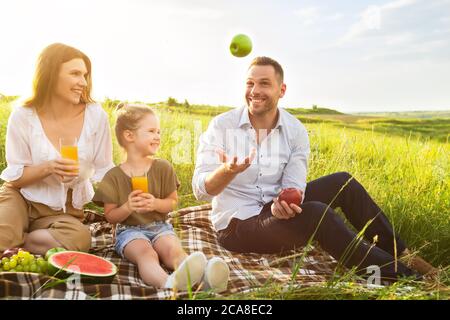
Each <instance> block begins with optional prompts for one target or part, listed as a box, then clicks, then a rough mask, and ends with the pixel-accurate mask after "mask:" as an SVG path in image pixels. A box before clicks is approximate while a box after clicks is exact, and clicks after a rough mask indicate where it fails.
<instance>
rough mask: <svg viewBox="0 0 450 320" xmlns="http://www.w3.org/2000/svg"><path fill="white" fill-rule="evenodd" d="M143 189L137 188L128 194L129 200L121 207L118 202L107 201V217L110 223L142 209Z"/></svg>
mask: <svg viewBox="0 0 450 320" xmlns="http://www.w3.org/2000/svg"><path fill="white" fill-rule="evenodd" d="M141 200H142V191H141V190H135V191H133V192H131V193H130V195H129V196H128V201H127V202H125V203H124V204H123V205H121V206H120V207H119V206H118V205H117V204H116V203H105V204H104V211H105V218H106V220H107V221H108V222H109V223H119V222H122V221H124V220H125V219H126V218H128V217H129V216H130V214H131V213H132V212H133V211H140V210H141V209H142V206H141Z"/></svg>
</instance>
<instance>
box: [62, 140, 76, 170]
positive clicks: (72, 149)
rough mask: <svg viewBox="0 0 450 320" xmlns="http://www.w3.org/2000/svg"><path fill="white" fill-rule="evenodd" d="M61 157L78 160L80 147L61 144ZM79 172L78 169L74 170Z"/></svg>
mask: <svg viewBox="0 0 450 320" xmlns="http://www.w3.org/2000/svg"><path fill="white" fill-rule="evenodd" d="M61 157H63V158H64V159H70V160H75V161H76V162H78V147H77V146H61ZM72 171H73V172H78V170H72Z"/></svg>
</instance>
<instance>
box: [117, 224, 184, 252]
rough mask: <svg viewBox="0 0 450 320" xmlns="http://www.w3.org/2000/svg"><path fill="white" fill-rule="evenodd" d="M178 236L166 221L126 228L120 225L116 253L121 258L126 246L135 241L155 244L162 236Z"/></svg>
mask: <svg viewBox="0 0 450 320" xmlns="http://www.w3.org/2000/svg"><path fill="white" fill-rule="evenodd" d="M166 235H174V236H176V233H175V231H174V230H173V226H172V225H171V224H170V223H168V222H165V221H155V222H152V223H149V224H145V225H138V226H125V225H118V226H117V229H116V248H115V249H116V252H117V253H118V254H119V255H120V256H121V257H124V255H123V250H124V249H125V247H126V245H127V244H128V243H130V242H131V241H133V240H136V239H143V240H147V241H148V242H150V244H152V245H153V244H154V243H155V242H156V240H158V239H159V237H161V236H166Z"/></svg>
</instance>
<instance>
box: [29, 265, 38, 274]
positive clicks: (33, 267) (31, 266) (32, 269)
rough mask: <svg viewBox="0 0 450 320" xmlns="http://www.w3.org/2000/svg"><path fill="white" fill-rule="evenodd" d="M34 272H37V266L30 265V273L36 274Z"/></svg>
mask: <svg viewBox="0 0 450 320" xmlns="http://www.w3.org/2000/svg"><path fill="white" fill-rule="evenodd" d="M36 270H37V265H36V263H32V264H30V271H31V272H36Z"/></svg>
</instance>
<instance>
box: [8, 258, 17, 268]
mask: <svg viewBox="0 0 450 320" xmlns="http://www.w3.org/2000/svg"><path fill="white" fill-rule="evenodd" d="M9 266H10V267H11V268H15V267H16V266H17V260H16V259H11V260H10V261H9Z"/></svg>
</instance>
